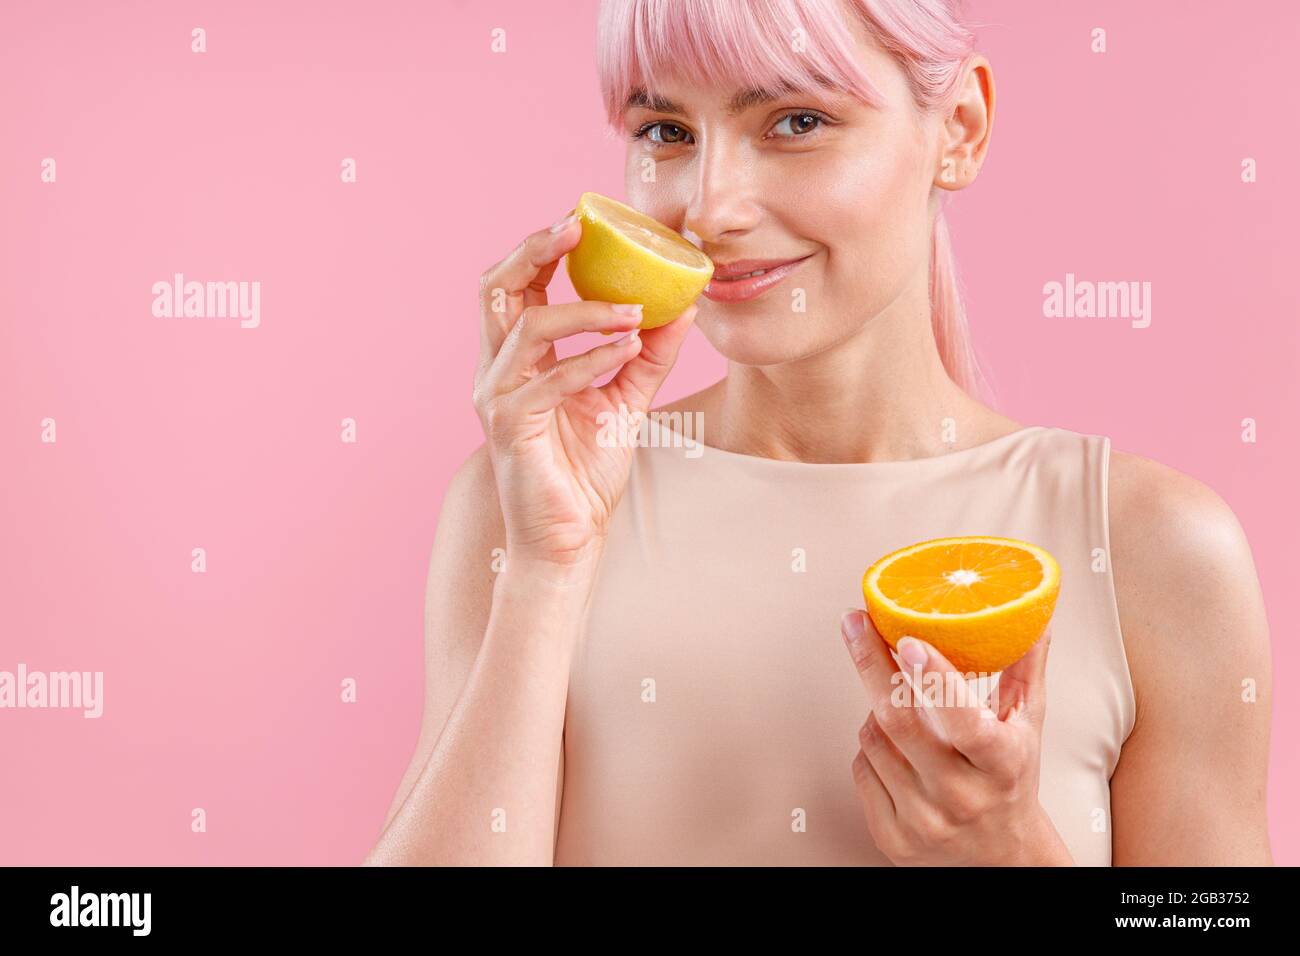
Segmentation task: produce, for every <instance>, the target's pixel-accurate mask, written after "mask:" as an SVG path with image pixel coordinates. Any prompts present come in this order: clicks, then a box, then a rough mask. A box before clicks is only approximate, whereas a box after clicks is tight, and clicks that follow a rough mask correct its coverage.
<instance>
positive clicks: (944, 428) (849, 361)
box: [708, 287, 1014, 463]
mask: <svg viewBox="0 0 1300 956" xmlns="http://www.w3.org/2000/svg"><path fill="white" fill-rule="evenodd" d="M925 291H926V290H925V289H924V288H923V287H922V288H920V289H914V290H912V291H911V292H910V293H909V294H907V295H905V296H904V297H902V298H900V299H899V300H897V301H895V302H894V303H893V304H892V305H891V306H890V307H889V308H888V309H886V310H885V311H884V312H881V313H880V314H879V315H877V316H875V317H873V318H872V319H871V321H870V322H867V323H865V324H864V325H863V327H862V328H861V330H860V331H858V332H857V333H855V334H854V335H853V336H852V337H851V338H849V339H846V340H845V341H843V342H840V343H839V344H837V345H835V346H833V347H831V348H829V349H825V350H823V351H822V352H819V353H817V354H816V355H811V356H807V357H805V358H802V359H799V360H797V361H794V362H787V363H783V364H780V365H773V366H744V365H734V364H733V365H731V367H730V370H729V374H728V376H727V378H726V379H725V380H724V381H723V382H721V383H719V386H720V394H719V396H718V399H717V406H716V407H717V419H718V420H717V421H716V423H715V422H712V421H711V422H709V423H708V424H709V426H710V429H711V431H712V433H713V438H712V441H711V442H710V443H711V444H717V445H718V446H719V447H721V448H724V449H726V450H728V451H735V452H739V453H741V454H747V455H757V456H760V457H764V458H777V459H785V460H792V461H808V462H819V463H826V462H871V461H894V460H899V459H907V458H926V457H930V456H933V455H941V454H944V453H945V452H949V451H955V450H958V449H960V448H962V447H965V446H969V445H975V444H979V443H980V442H981V441H985V440H987V439H988V437H990V433H991V432H999V433H1002V432H1005V431H1008V430H1010V429H1009V428H1008V427H1007V424H1010V425H1012V426H1014V423H1009V420H1007V419H1004V418H1002V417H1001V416H999V415H997V414H996V413H995V412H992V411H991V410H989V409H988V408H986V407H985V406H983V405H981V404H980V403H979V402H978V401H976V400H975V399H973V398H971V397H970V396H969V395H967V394H966V393H965V392H964V391H962V389H961V388H959V387H958V386H957V384H956V383H955V382H953V380H952V379H951V378H950V377H949V375H948V373H947V371H946V370H945V369H944V367H943V361H942V359H941V358H940V357H939V351H938V347H937V346H936V344H935V341H934V334H933V332H932V331H931V326H930V312H929V301H928V296H927V295H926V294H925ZM999 421H1000V422H1001V423H1002V424H999Z"/></svg>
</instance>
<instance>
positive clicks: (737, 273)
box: [704, 254, 811, 302]
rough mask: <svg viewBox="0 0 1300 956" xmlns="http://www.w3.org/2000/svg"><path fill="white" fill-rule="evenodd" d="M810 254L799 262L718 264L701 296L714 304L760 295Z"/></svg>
mask: <svg viewBox="0 0 1300 956" xmlns="http://www.w3.org/2000/svg"><path fill="white" fill-rule="evenodd" d="M809 258H811V254H810V255H807V256H804V257H803V258H802V259H738V260H736V261H735V262H728V263H727V264H726V265H719V266H717V267H716V268H714V270H713V278H712V279H711V280H709V284H708V285H707V286H705V287H704V296H705V298H707V299H712V300H713V301H714V302H742V301H744V300H745V299H753V298H755V297H757V296H760V295H762V294H763V293H764V292H766V291H767V290H768V289H770V288H772V286H774V285H776V284H777V283H778V282H780V281H781V280H782V279H784V278H785V277H786V276H788V275H789V274H790V273H791V272H794V270H795V269H797V268H799V264H800V263H801V262H803V261H804V260H805V259H809Z"/></svg>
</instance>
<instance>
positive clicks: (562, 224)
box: [551, 212, 578, 232]
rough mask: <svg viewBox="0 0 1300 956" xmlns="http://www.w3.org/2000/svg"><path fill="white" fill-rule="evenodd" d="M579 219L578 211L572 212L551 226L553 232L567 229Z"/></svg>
mask: <svg viewBox="0 0 1300 956" xmlns="http://www.w3.org/2000/svg"><path fill="white" fill-rule="evenodd" d="M577 220H578V214H577V213H576V212H575V213H570V214H569V215H567V216H565V217H564V218H563V219H561V220H560V221H559V222H557V223H556V224H555V225H553V226H552V227H551V232H563V231H564V230H565V229H567V228H569V226H571V225H573V223H575V222H577Z"/></svg>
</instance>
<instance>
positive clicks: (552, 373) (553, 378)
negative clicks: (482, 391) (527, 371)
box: [506, 329, 641, 414]
mask: <svg viewBox="0 0 1300 956" xmlns="http://www.w3.org/2000/svg"><path fill="white" fill-rule="evenodd" d="M640 348H641V336H640V335H638V334H637V330H636V329H633V330H632V331H631V332H628V333H627V335H625V336H623V337H622V338H621V339H618V340H617V341H614V342H609V343H608V344H606V345H598V346H596V347H595V348H593V349H591V350H589V351H586V352H583V353H581V354H579V355H571V356H569V357H568V358H566V359H561V360H560V361H558V362H556V363H555V364H554V365H553V366H551V367H550V368H549V369H547V370H546V371H545V372H543V373H542V374H541V375H538V376H537V377H536V378H534V379H533V380H532V381H530V382H528V384H526V385H523V386H521V387H519V388H517V389H515V390H514V391H513V392H511V393H509V394H508V395H507V396H506V400H507V401H509V402H510V403H511V404H512V405H514V406H515V407H516V409H517V410H518V411H519V412H521V413H523V414H537V413H539V412H545V411H549V410H550V409H552V408H554V407H555V406H556V405H559V404H560V402H562V401H564V399H565V398H567V397H568V396H570V395H576V394H577V393H578V392H580V391H582V390H583V389H584V388H587V387H588V386H589V385H591V383H592V382H594V381H595V380H596V379H598V378H600V376H602V375H604V374H605V373H606V372H611V371H613V370H614V369H616V368H618V367H619V366H620V365H622V364H623V363H624V362H626V361H628V360H629V359H630V358H632V357H633V356H634V355H636V354H637V352H638V351H639V350H640Z"/></svg>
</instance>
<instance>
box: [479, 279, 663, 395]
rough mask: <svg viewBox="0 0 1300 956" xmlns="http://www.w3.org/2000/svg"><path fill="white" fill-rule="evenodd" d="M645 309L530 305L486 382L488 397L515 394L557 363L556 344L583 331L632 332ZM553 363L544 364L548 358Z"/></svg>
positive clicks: (607, 304)
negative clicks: (538, 373)
mask: <svg viewBox="0 0 1300 956" xmlns="http://www.w3.org/2000/svg"><path fill="white" fill-rule="evenodd" d="M640 322H641V307H640V306H627V305H615V304H613V303H610V302H567V303H564V304H563V305H546V306H530V307H528V308H526V309H524V311H523V312H522V313H520V316H519V321H517V322H516V323H515V326H514V328H513V329H511V330H510V334H509V335H507V336H506V339H505V341H504V342H503V343H502V344H501V349H500V351H499V352H497V355H496V358H495V359H494V360H493V362H492V365H491V366H490V367H489V368H488V370H487V372H486V374H485V375H484V379H483V385H484V387H483V389H482V391H483V392H484V393H485V394H486V395H488V396H496V395H502V394H505V393H506V392H511V391H514V390H515V389H516V388H518V387H519V386H521V385H523V384H524V383H525V382H527V381H529V380H530V379H532V378H534V377H535V374H536V371H537V370H541V371H546V370H547V369H549V368H550V367H551V366H552V365H554V364H555V348H554V347H555V343H556V342H557V341H559V340H560V339H563V338H566V337H567V336H570V335H576V334H577V333H579V332H630V331H631V330H632V329H634V328H636V327H637V325H638V324H640ZM548 357H549V359H550V361H548V362H543V359H546V358H548Z"/></svg>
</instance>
